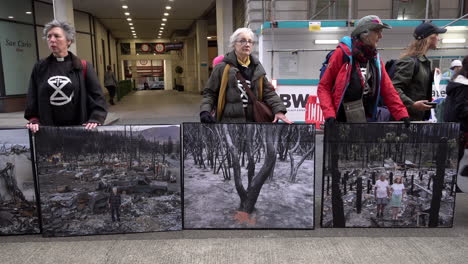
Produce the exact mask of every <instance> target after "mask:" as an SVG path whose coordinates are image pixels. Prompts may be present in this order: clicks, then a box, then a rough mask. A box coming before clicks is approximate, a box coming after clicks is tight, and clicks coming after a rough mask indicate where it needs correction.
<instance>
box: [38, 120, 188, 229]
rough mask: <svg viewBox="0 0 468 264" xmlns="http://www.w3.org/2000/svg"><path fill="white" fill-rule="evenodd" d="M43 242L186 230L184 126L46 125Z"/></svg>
mask: <svg viewBox="0 0 468 264" xmlns="http://www.w3.org/2000/svg"><path fill="white" fill-rule="evenodd" d="M35 137H36V151H37V154H36V155H37V173H38V180H39V192H40V206H41V212H42V225H43V234H44V236H73V235H96V234H111V233H135V232H152V231H172V230H181V229H182V206H181V179H180V164H181V163H180V126H178V125H177V126H176V125H169V126H163V125H154V126H150V125H145V126H137V125H131V126H130V125H127V126H100V127H97V128H96V129H93V130H85V129H84V128H82V127H41V130H40V131H39V132H38V133H36V136H35Z"/></svg>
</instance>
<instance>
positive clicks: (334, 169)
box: [325, 125, 346, 227]
mask: <svg viewBox="0 0 468 264" xmlns="http://www.w3.org/2000/svg"><path fill="white" fill-rule="evenodd" d="M338 129H339V128H338V127H337V126H335V125H332V126H329V127H326V128H325V132H326V135H325V136H326V137H327V139H328V140H329V142H330V141H331V143H329V144H328V145H329V146H330V150H329V151H330V152H331V162H330V166H329V170H331V173H332V212H333V227H345V225H346V220H345V215H344V206H343V198H342V197H341V196H342V194H341V190H340V183H341V181H340V180H341V179H340V178H341V175H340V171H339V170H338V160H339V148H338V144H337V143H335V142H333V141H336V139H337V138H338V131H337V130H338Z"/></svg>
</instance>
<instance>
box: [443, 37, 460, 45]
mask: <svg viewBox="0 0 468 264" xmlns="http://www.w3.org/2000/svg"><path fill="white" fill-rule="evenodd" d="M465 42H466V39H464V38H460V39H442V43H447V44H460V43H465Z"/></svg>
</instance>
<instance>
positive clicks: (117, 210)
mask: <svg viewBox="0 0 468 264" xmlns="http://www.w3.org/2000/svg"><path fill="white" fill-rule="evenodd" d="M111 215H112V222H114V221H115V218H117V221H119V222H120V207H119V206H115V207H114V206H111ZM114 215H115V216H114Z"/></svg>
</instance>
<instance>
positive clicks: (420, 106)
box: [412, 100, 432, 111]
mask: <svg viewBox="0 0 468 264" xmlns="http://www.w3.org/2000/svg"><path fill="white" fill-rule="evenodd" d="M427 102H428V101H427V100H420V101H416V102H414V104H413V105H412V107H413V108H414V109H416V110H418V111H426V110H431V108H432V106H430V105H427V104H425V103H427Z"/></svg>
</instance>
